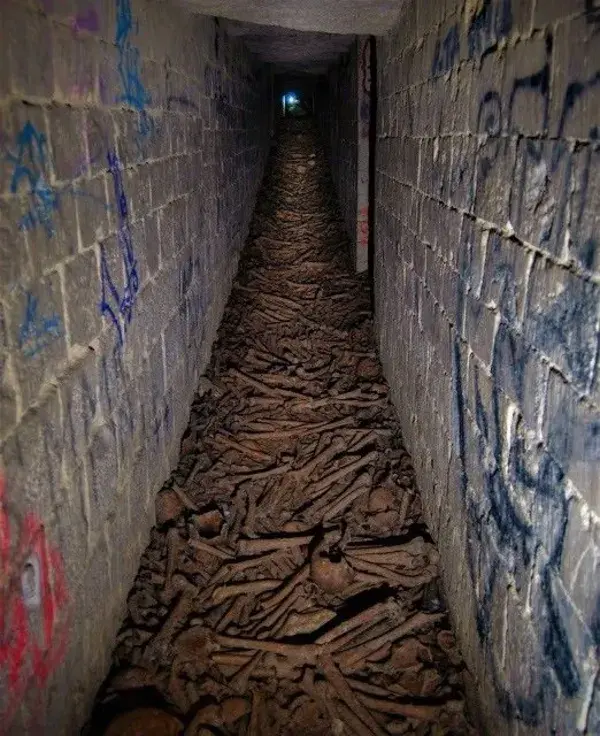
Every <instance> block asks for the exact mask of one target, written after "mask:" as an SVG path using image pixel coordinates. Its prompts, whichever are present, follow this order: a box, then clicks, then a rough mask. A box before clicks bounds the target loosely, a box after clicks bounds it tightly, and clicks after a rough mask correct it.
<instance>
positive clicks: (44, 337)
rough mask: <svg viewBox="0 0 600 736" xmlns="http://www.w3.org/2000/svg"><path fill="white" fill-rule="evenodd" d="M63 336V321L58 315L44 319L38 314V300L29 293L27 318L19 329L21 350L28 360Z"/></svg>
mask: <svg viewBox="0 0 600 736" xmlns="http://www.w3.org/2000/svg"><path fill="white" fill-rule="evenodd" d="M62 334H63V331H62V324H61V319H60V317H59V316H58V315H57V314H53V315H51V316H49V317H44V316H41V315H39V314H38V299H37V297H36V296H34V295H33V294H31V293H30V292H27V304H26V306H25V316H24V318H23V323H22V324H21V327H20V329H19V335H18V343H19V348H20V349H21V351H22V352H23V354H24V355H25V356H26V357H27V358H32V357H34V356H35V355H38V354H39V353H41V352H42V351H43V350H44V349H45V348H46V347H48V345H50V343H51V342H53V341H54V340H56V339H58V338H59V337H61V336H62Z"/></svg>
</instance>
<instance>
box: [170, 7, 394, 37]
mask: <svg viewBox="0 0 600 736" xmlns="http://www.w3.org/2000/svg"><path fill="white" fill-rule="evenodd" d="M180 1H181V2H183V3H184V4H185V5H187V6H188V7H190V8H191V9H193V10H195V11H197V12H198V13H202V14H203V15H216V16H220V17H221V18H231V19H232V20H239V21H245V22H246V23H257V24H259V25H267V26H281V27H283V28H291V29H293V30H296V31H317V32H319V33H341V34H366V35H370V34H372V35H379V34H382V33H385V32H386V31H387V30H389V29H390V28H391V27H392V26H393V25H394V22H395V20H396V18H397V17H398V14H399V12H400V9H401V7H402V5H403V0H180Z"/></svg>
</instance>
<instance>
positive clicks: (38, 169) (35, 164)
mask: <svg viewBox="0 0 600 736" xmlns="http://www.w3.org/2000/svg"><path fill="white" fill-rule="evenodd" d="M46 145H47V140H46V136H45V135H44V134H43V133H40V132H39V131H38V130H37V129H36V128H35V126H34V125H33V123H31V122H29V121H28V122H27V123H25V125H24V126H23V128H22V129H21V130H20V131H19V133H18V134H17V138H16V152H14V153H11V152H8V153H7V154H6V159H7V161H9V162H10V163H11V164H12V165H13V172H12V176H11V180H10V191H11V192H12V193H13V194H15V193H16V192H17V191H18V189H19V185H20V184H21V182H22V181H24V182H25V183H26V185H27V187H28V193H29V196H30V197H31V200H32V205H31V208H30V209H29V211H28V212H26V213H25V214H24V215H23V217H22V218H21V220H20V221H19V227H20V228H21V229H32V228H34V227H36V226H37V225H40V226H42V227H43V228H44V230H45V231H46V235H47V236H48V237H49V238H51V237H52V236H53V235H54V232H55V231H54V222H53V214H54V212H55V210H57V209H58V207H59V199H58V196H57V194H56V192H55V191H54V189H53V188H52V187H51V186H50V184H49V183H48V179H49V176H48V162H47V159H46Z"/></svg>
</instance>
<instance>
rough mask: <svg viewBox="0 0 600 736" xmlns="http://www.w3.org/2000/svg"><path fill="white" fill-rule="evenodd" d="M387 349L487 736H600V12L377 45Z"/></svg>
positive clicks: (545, 9)
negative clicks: (578, 735)
mask: <svg viewBox="0 0 600 736" xmlns="http://www.w3.org/2000/svg"><path fill="white" fill-rule="evenodd" d="M377 58H378V72H379V73H378V121H377V123H378V131H377V132H378V138H377V162H376V166H377V178H376V183H375V190H376V192H375V201H376V213H375V223H376V225H375V227H376V233H375V244H376V251H375V301H376V320H377V333H378V339H379V345H380V348H381V355H382V358H383V361H384V365H385V370H386V374H387V377H388V379H389V381H390V384H391V386H392V389H393V394H394V398H395V403H396V406H397V408H398V412H399V414H400V416H401V418H402V424H403V427H404V432H405V438H406V442H407V444H408V446H409V448H410V451H411V452H412V455H413V460H414V463H415V467H416V470H417V476H418V481H419V484H420V487H421V491H422V493H423V498H424V506H425V511H426V515H427V519H428V523H429V524H430V527H431V530H432V533H433V534H434V536H435V537H436V539H437V541H438V544H439V547H440V552H441V558H442V561H443V565H444V574H445V585H446V595H447V598H448V601H449V605H450V608H451V612H452V614H453V618H454V622H455V625H456V628H457V630H458V633H459V636H460V641H461V644H462V648H463V652H464V654H465V657H466V659H467V662H468V665H469V667H470V669H471V671H472V674H473V675H474V677H475V680H476V684H477V687H478V690H479V701H480V704H479V707H480V708H481V714H482V716H483V720H484V722H485V724H487V726H488V727H489V730H490V732H494V733H503V734H504V733H506V734H517V733H519V734H525V733H526V734H534V733H535V734H540V735H541V734H549V733H560V734H566V733H569V734H571V733H584V732H586V733H598V732H599V731H600V689H599V680H598V666H599V664H598V663H599V660H598V651H599V645H600V569H599V561H600V546H599V545H600V523H599V521H600V519H599V516H600V472H599V468H600V368H599V365H598V348H599V338H600V333H599V321H600V247H599V242H600V214H599V212H600V210H599V205H600V148H599V142H598V138H599V131H600V11H599V10H598V5H597V3H593V2H584V0H580V1H579V0H578V1H573V2H568V3H565V2H550V1H549V0H466V1H463V0H447V2H433V0H429V1H427V2H416V0H407V2H406V3H405V5H404V8H403V11H402V15H401V17H400V19H399V22H398V24H397V26H396V27H395V29H394V30H393V31H392V32H391V33H389V34H388V35H387V36H386V37H383V38H381V39H378V42H377Z"/></svg>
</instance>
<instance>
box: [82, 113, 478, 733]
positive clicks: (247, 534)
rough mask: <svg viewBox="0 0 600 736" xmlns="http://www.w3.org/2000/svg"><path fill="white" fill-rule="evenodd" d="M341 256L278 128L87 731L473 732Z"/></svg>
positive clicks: (333, 220)
mask: <svg viewBox="0 0 600 736" xmlns="http://www.w3.org/2000/svg"><path fill="white" fill-rule="evenodd" d="M348 253H349V247H348V244H347V240H346V237H345V236H344V234H343V230H342V226H341V223H340V220H339V215H338V212H337V209H336V206H335V203H334V200H333V198H332V196H331V183H330V179H329V172H328V168H327V164H326V162H325V159H324V156H323V152H322V150H321V148H320V146H319V144H318V141H317V138H316V136H315V134H314V130H313V128H312V123H311V122H310V121H290V122H289V123H287V124H286V126H285V127H284V128H282V130H281V132H280V134H279V136H278V139H277V146H276V148H275V149H274V151H273V154H272V157H271V160H270V166H269V170H268V173H267V177H266V181H265V185H264V188H263V190H262V192H261V195H260V197H259V201H258V205H257V209H256V213H255V216H254V221H253V224H252V228H251V234H250V237H249V241H248V244H247V246H246V248H245V250H244V253H243V255H242V259H241V263H240V269H239V276H238V278H237V281H236V283H235V286H234V289H233V293H232V296H231V299H230V302H229V305H228V308H227V311H226V315H225V318H224V321H223V325H222V327H221V330H220V336H219V340H218V344H216V346H215V349H214V356H213V359H212V363H211V366H210V369H209V370H208V372H207V376H206V377H205V378H203V379H202V381H201V386H200V389H199V392H198V396H197V399H196V400H195V402H194V405H193V407H192V413H191V421H190V427H189V431H188V432H187V434H186V436H185V437H184V439H183V441H182V447H181V459H180V462H179V466H178V467H177V469H176V470H175V472H174V473H173V475H172V477H171V478H170V480H169V482H168V483H167V484H166V485H165V487H164V489H163V490H162V491H161V492H160V493H159V494H158V496H157V499H156V514H157V526H156V528H155V529H153V531H152V535H151V542H150V545H149V546H148V548H147V550H146V552H145V553H144V555H143V557H142V559H141V563H140V570H139V574H138V576H137V579H136V581H135V584H134V586H133V588H132V590H131V593H130V597H129V600H128V606H129V616H128V617H127V619H126V620H125V621H124V623H123V627H122V629H121V632H120V634H119V635H118V638H117V642H116V646H115V650H114V669H113V671H112V672H111V674H110V676H109V678H108V680H107V683H106V684H105V686H104V687H103V689H102V691H101V693H100V694H99V696H98V704H97V708H96V711H95V713H94V717H93V720H92V724H91V726H90V728H89V729H88V730H87V733H107V734H110V736H116V735H117V734H119V735H122V734H128V735H132V734H144V735H145V736H151V735H152V734H157V735H158V734H177V733H185V734H186V735H189V736H210V734H239V735H240V736H241V735H242V734H248V735H249V736H279V735H280V734H281V735H283V734H288V735H289V736H296V735H298V734H302V736H317V735H322V736H325V735H327V736H329V735H330V734H335V735H341V734H349V735H350V734H357V735H363V734H376V736H384V735H385V734H465V733H472V732H473V731H472V729H471V728H470V726H469V725H468V723H467V720H466V717H465V712H464V711H465V701H464V692H463V671H464V666H463V664H462V660H461V656H460V653H459V652H458V651H457V648H456V644H455V640H454V636H453V634H452V631H451V630H450V624H449V621H448V618H447V616H446V613H445V605H444V602H443V600H442V596H441V593H440V589H439V581H438V574H439V563H438V554H437V551H436V549H435V547H434V545H433V544H432V541H431V538H430V537H429V535H428V533H427V528H426V527H425V525H424V522H423V517H422V514H421V499H420V496H419V494H418V491H417V489H416V486H415V480H414V473H413V469H412V465H411V459H410V457H409V455H408V454H407V452H406V450H405V449H404V447H403V444H402V439H401V435H400V430H399V427H398V423H397V420H396V418H395V415H394V411H393V409H392V407H391V405H390V403H389V400H388V388H387V385H386V383H385V381H384V379H383V375H382V371H381V366H380V364H379V361H378V359H377V356H376V352H375V346H374V342H373V327H372V314H371V309H370V296H369V286H368V281H367V279H366V277H357V276H355V275H352V274H351V271H350V264H349V259H348ZM150 706H151V707H150ZM109 723H110V725H108V724H109Z"/></svg>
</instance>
